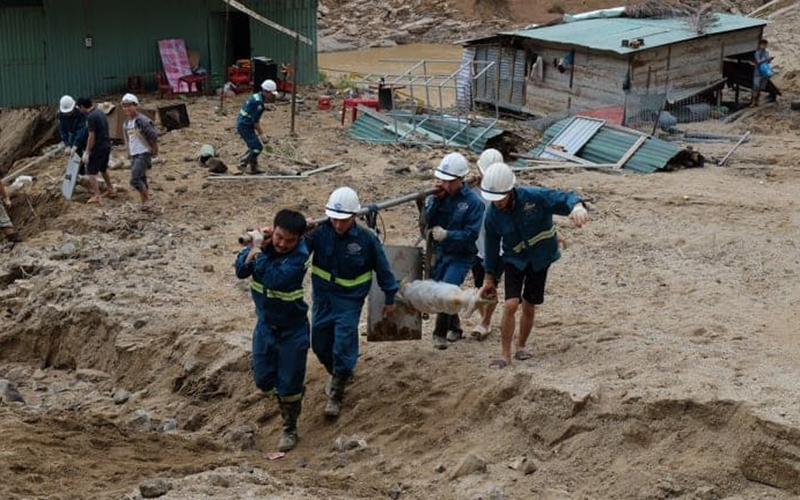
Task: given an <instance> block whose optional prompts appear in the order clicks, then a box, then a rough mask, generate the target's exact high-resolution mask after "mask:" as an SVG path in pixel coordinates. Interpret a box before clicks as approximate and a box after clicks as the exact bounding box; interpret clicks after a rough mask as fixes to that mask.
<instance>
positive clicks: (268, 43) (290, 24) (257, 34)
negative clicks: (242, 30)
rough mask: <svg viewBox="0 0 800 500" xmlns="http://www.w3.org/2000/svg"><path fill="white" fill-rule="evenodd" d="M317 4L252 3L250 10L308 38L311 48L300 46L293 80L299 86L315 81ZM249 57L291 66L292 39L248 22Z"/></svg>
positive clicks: (295, 0) (296, 0)
mask: <svg viewBox="0 0 800 500" xmlns="http://www.w3.org/2000/svg"><path fill="white" fill-rule="evenodd" d="M317 3H318V2H317V0H253V1H252V2H250V8H252V9H253V10H255V11H256V12H259V13H260V14H262V15H263V16H264V17H266V18H267V19H271V20H272V21H275V22H276V23H278V24H281V25H283V26H285V27H287V28H289V29H291V30H293V31H296V32H298V33H300V34H302V35H304V36H306V37H308V38H310V39H311V40H312V41H313V42H314V45H313V47H309V46H308V45H306V44H304V43H303V42H300V53H299V58H298V59H299V64H298V73H297V79H298V81H299V82H301V83H315V82H317V80H318V79H319V69H318V66H317ZM250 38H251V40H252V46H253V54H254V55H265V56H267V57H271V58H272V59H274V60H276V61H277V62H278V63H279V64H280V63H291V62H292V54H293V53H294V39H293V38H290V37H288V36H286V35H285V34H283V33H281V32H279V31H277V30H274V29H272V28H270V27H268V26H264V25H263V24H261V23H259V22H258V21H255V20H251V22H250Z"/></svg>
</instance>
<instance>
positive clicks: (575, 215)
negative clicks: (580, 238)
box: [569, 203, 591, 227]
mask: <svg viewBox="0 0 800 500" xmlns="http://www.w3.org/2000/svg"><path fill="white" fill-rule="evenodd" d="M569 218H570V219H571V220H572V222H573V223H574V224H575V226H576V227H583V226H585V225H586V223H587V222H589V221H590V220H591V219H590V218H589V212H588V211H587V210H586V207H584V206H583V204H582V203H578V204H577V205H575V208H573V209H572V212H571V213H570V214H569Z"/></svg>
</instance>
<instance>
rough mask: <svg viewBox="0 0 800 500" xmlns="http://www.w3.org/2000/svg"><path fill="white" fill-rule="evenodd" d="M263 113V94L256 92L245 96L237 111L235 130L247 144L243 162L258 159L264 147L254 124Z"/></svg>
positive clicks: (252, 162)
mask: <svg viewBox="0 0 800 500" xmlns="http://www.w3.org/2000/svg"><path fill="white" fill-rule="evenodd" d="M263 113H264V94H263V93H261V92H256V93H255V94H253V95H251V96H250V97H248V98H247V101H245V103H244V104H243V105H242V109H241V110H240V111H239V116H238V117H237V118H236V130H237V131H238V132H239V135H240V136H241V138H242V139H243V140H244V142H245V144H247V157H246V158H245V163H251V164H255V162H256V161H257V160H258V155H260V154H261V151H262V150H263V148H264V145H263V144H262V143H261V139H259V137H258V134H257V133H256V124H257V123H258V122H259V120H261V115H262V114H263Z"/></svg>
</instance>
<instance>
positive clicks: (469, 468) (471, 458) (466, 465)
mask: <svg viewBox="0 0 800 500" xmlns="http://www.w3.org/2000/svg"><path fill="white" fill-rule="evenodd" d="M486 470H487V469H486V460H484V459H483V458H481V457H479V456H477V455H475V454H474V453H470V454H468V455H467V456H466V457H464V459H463V460H462V461H461V463H460V464H459V465H458V467H457V468H456V470H455V472H453V474H452V476H450V479H451V480H454V479H458V478H460V477H464V476H469V475H472V474H478V473H484V472H486Z"/></svg>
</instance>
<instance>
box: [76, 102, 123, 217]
mask: <svg viewBox="0 0 800 500" xmlns="http://www.w3.org/2000/svg"><path fill="white" fill-rule="evenodd" d="M78 109H79V110H80V111H81V113H83V114H84V115H86V123H87V125H88V129H89V136H88V139H87V140H86V150H85V151H84V152H83V164H84V165H85V166H86V173H87V174H88V176H89V183H90V185H91V188H92V194H93V196H92V197H91V198H89V201H88V202H87V203H100V186H99V184H98V182H97V175H98V174H101V175H102V176H103V179H104V180H105V181H106V186H107V190H106V194H107V195H108V197H109V198H113V197H114V196H116V195H117V190H116V189H114V184H113V183H112V182H111V176H110V175H108V161H109V159H110V158H111V139H110V138H109V135H108V119H107V118H106V115H105V114H104V113H103V112H102V111H100V110H99V109H97V108H96V107H95V106H94V105H92V101H91V100H90V99H88V98H86V97H81V98H80V99H78Z"/></svg>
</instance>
